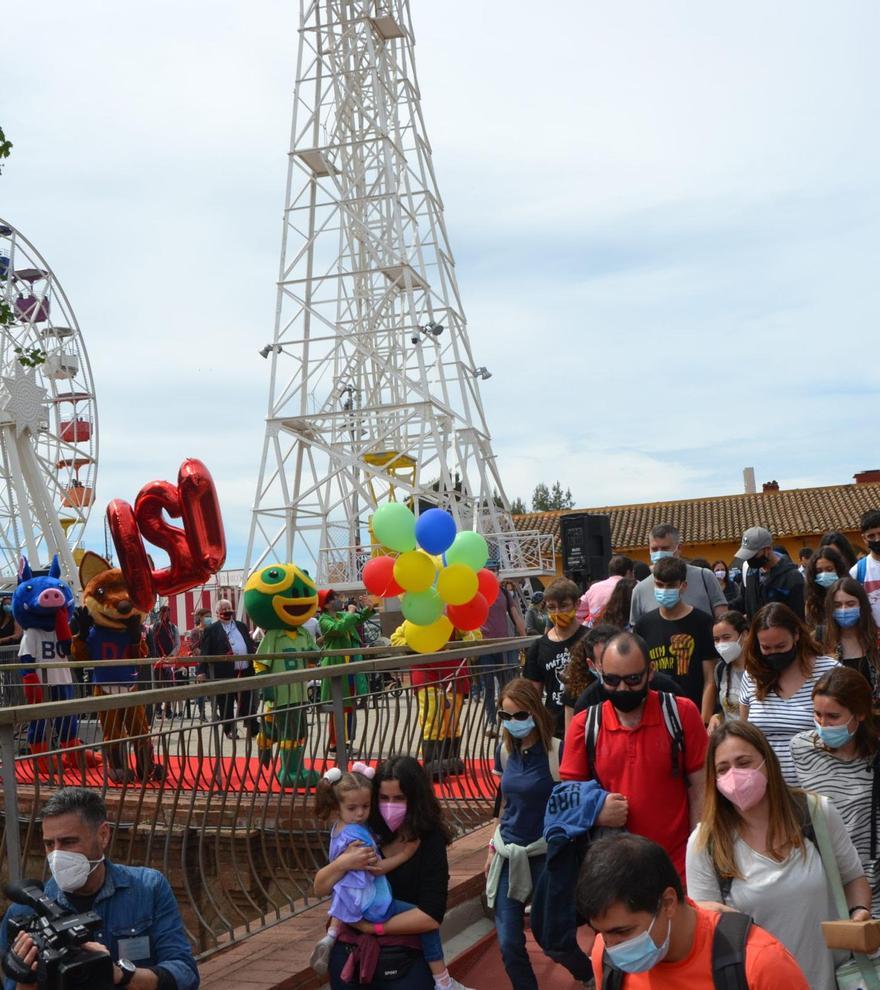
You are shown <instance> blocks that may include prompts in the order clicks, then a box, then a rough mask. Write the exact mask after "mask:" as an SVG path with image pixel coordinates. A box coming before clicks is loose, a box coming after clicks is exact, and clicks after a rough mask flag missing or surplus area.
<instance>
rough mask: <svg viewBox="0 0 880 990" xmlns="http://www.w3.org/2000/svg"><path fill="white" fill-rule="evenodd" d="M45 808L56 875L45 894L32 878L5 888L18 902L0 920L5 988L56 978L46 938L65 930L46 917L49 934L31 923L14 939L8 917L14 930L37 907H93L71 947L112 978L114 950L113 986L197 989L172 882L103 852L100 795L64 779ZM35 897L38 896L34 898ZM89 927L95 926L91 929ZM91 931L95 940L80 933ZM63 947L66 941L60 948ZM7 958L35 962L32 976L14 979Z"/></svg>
mask: <svg viewBox="0 0 880 990" xmlns="http://www.w3.org/2000/svg"><path fill="white" fill-rule="evenodd" d="M42 814H43V844H44V846H45V847H46V855H47V858H48V861H49V870H50V872H51V874H52V878H51V879H50V880H49V881H47V883H46V887H45V892H44V894H41V892H40V890H39V886H38V885H32V886H28V885H27V881H25V882H24V883H22V884H16V885H10V888H9V889H8V893H9V894H10V896H13V897H15V899H16V900H17V901H19V902H20V903H16V904H13V905H12V906H11V907H10V908H9V910H8V911H7V912H6V914H5V916H4V918H3V923H2V926H0V958H2V959H3V960H4V970H5V971H6V972H7V976H6V979H5V980H4V990H28V988H29V987H31V988H32V987H33V984H34V982H39V983H40V985H44V984H46V985H48V984H49V983H52V984H57V983H58V982H59V980H58V978H57V977H56V976H53V975H51V974H53V973H57V972H58V966H57V964H56V963H55V962H54V961H53V962H52V963H51V971H50V975H49V976H47V975H46V973H47V965H46V964H47V960H49V959H50V957H51V956H53V951H52V950H51V949H49V948H47V944H48V943H50V942H51V941H52V939H53V932H54V931H55V930H56V929H61V930H62V931H61V936H59V940H62V939H63V937H65V936H66V935H67V933H66V932H65V931H64V930H63V929H64V924H63V920H62V921H61V922H60V923H57V924H56V925H55V926H54V927H53V926H52V925H50V924H49V923H48V922H47V921H46V920H45V918H43V919H42V920H41V921H39V922H37V924H42V925H43V926H44V927H45V929H46V931H47V933H48V937H47V938H46V939H43V938H41V936H40V934H37V941H35V940H34V937H32V934H29V932H28V931H27V930H20V931H18V934H14V935H13V941H12V945H10V921H12V931H13V932H14V931H15V930H16V929H21V928H22V927H27V922H26V918H27V916H28V915H33V914H34V908H35V907H36V909H37V914H38V915H47V914H52V915H57V916H58V917H59V918H61V916H62V915H63V916H66V915H67V913H69V914H70V915H83V916H84V917H85V916H86V912H94V914H93V915H92V919H93V921H92V923H91V924H86V925H85V926H84V927H81V928H80V929H79V931H80V932H81V933H82V935H81V939H80V940H79V943H78V945H77V946H76V947H75V948H73V949H72V950H71V954H73V953H78V954H79V955H85V956H89V957H91V959H92V960H97V963H98V969H100V970H101V971H102V972H104V973H106V974H107V979H106V982H107V983H108V984H109V983H110V979H111V977H110V972H111V967H110V966H109V965H107V959H106V956H107V955H108V954H109V957H110V960H112V986H116V987H128V988H129V990H196V988H197V987H198V986H199V971H198V969H197V967H196V963H195V960H194V959H193V954H192V949H191V947H190V944H189V940H188V939H187V937H186V932H185V931H184V928H183V921H182V920H181V917H180V912H179V911H178V908H177V902H176V900H175V898H174V894H173V893H172V891H171V886H170V885H169V883H168V881H167V880H166V878H165V877H164V876H163V875H162V874H161V873H160V872H159V871H158V870H151V869H148V868H146V867H134V866H121V865H119V864H117V863H112V862H110V860H108V859H107V858H106V857H105V851H106V849H107V847H108V846H109V844H110V835H111V833H110V824H109V822H108V821H107V808H106V805H105V804H104V801H103V799H102V798H101V796H100V795H99V794H98V793H97V792H95V791H92V790H88V789H87V788H84V787H64V788H62V789H61V790H59V791H57V792H56V793H55V794H53V795H52V797H50V798H49V800H48V801H47V802H46V803H45V804H44V805H43V811H42ZM22 891H23V895H22V893H21V892H22ZM35 895H36V896H35ZM38 898H39V899H41V900H42V903H41V904H37V899H38ZM53 902H54V903H53ZM28 905H29V906H28ZM23 919H25V925H24V926H23V924H22V922H23ZM30 930H31V931H33V932H35V931H36V929H35V928H34V927H31V929H30ZM87 931H94V935H88V934H86V932H87ZM86 938H93V939H94V941H84V940H82V939H86ZM69 940H70V939H69V938H68V941H69ZM41 943H42V945H41ZM83 950H85V952H83ZM65 952H66V950H64V949H62V955H63V954H64V953H65ZM41 956H42V958H41ZM10 963H11V964H12V969H13V972H24V971H25V970H28V969H29V970H31V972H32V973H33V976H32V978H31V980H30V981H29V982H28V981H26V980H21V979H19V982H16V980H15V979H14V978H12V977H10V976H9V975H8V974H9V969H10V966H9V964H10ZM96 971H97V969H96ZM61 982H62V983H63V982H64V981H63V980H62V981H61ZM90 985H91V986H92V987H93V990H103V987H101V986H100V984H99V985H98V986H96V985H95V982H93V981H91V982H90Z"/></svg>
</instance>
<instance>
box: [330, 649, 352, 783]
mask: <svg viewBox="0 0 880 990" xmlns="http://www.w3.org/2000/svg"><path fill="white" fill-rule="evenodd" d="M340 666H341V664H340ZM330 671H331V675H330V697H331V700H332V701H333V714H332V718H333V724H334V725H335V726H336V764H337V766H339V767H340V768H341V769H343V770H347V769H348V739H346V736H345V728H346V727H345V705H344V704H343V699H342V677H340V676H339V675H338V674H336V673H335V672H334V671H333V667H332V666H331V667H330Z"/></svg>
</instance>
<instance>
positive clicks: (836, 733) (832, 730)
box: [814, 718, 855, 749]
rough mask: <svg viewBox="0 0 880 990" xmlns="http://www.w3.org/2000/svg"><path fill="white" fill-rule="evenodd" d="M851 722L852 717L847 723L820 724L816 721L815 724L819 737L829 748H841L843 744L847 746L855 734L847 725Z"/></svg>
mask: <svg viewBox="0 0 880 990" xmlns="http://www.w3.org/2000/svg"><path fill="white" fill-rule="evenodd" d="M850 722H852V718H850V719H849V720H848V721H847V723H846V725H819V723H818V722H814V725H815V726H816V732H817V733H818V734H819V738H820V739H821V740H822V742H823V743H825V745H826V746H827V747H828V748H829V749H839V748H840V747H841V746H845V745H846V744H847V743H848V742H849V741H850V739H852V737H853V736H854V735H855V733H854V732H850V731H849V729H848V728H847V727H846V726H847V725H849V723H850Z"/></svg>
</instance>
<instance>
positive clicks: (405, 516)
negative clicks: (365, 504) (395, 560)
mask: <svg viewBox="0 0 880 990" xmlns="http://www.w3.org/2000/svg"><path fill="white" fill-rule="evenodd" d="M373 533H374V534H375V536H376V539H377V540H378V541H379V543H381V544H382V546H383V547H388V549H389V550H397V551H398V553H406V551H407V550H413V549H415V545H416V517H415V516H414V515H413V514H412V512H410V510H409V509H408V508H407V507H406V506H405V505H404V504H403V503H402V502H386V503H385V505H380V506H379V508H378V509H376V512H375V513H374V515H373Z"/></svg>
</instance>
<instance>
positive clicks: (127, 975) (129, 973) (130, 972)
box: [116, 959, 137, 987]
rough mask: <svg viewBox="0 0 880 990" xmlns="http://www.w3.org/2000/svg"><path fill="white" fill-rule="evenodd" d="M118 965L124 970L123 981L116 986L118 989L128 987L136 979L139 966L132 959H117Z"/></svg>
mask: <svg viewBox="0 0 880 990" xmlns="http://www.w3.org/2000/svg"><path fill="white" fill-rule="evenodd" d="M116 965H117V966H118V967H119V968H120V969H121V970H122V979H121V980H120V981H119V982H118V983H117V984H116V986H118V987H127V986H128V985H129V983H131V981H132V980H133V979H134V974H135V973H136V972H137V966H135V964H134V963H133V962H132V961H131V960H130V959H117V961H116Z"/></svg>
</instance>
